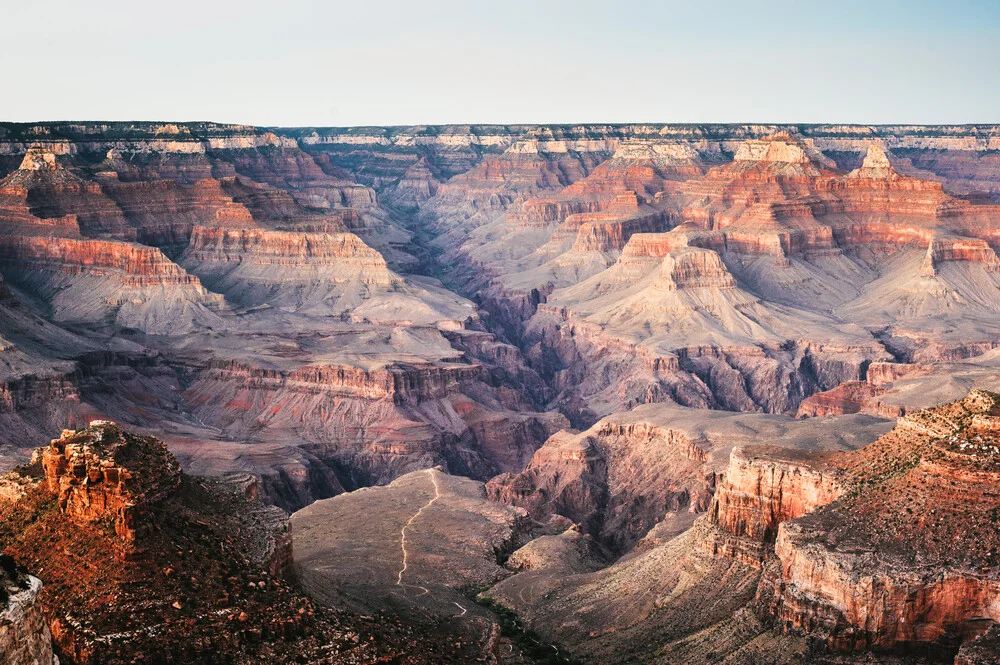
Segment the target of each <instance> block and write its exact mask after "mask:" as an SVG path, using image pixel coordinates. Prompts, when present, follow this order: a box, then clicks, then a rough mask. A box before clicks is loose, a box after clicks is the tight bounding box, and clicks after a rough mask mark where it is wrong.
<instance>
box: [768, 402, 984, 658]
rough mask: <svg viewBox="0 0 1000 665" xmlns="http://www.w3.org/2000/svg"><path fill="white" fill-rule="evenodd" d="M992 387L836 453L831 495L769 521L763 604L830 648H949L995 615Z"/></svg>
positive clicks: (912, 417) (911, 417)
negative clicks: (771, 571) (768, 580)
mask: <svg viewBox="0 0 1000 665" xmlns="http://www.w3.org/2000/svg"><path fill="white" fill-rule="evenodd" d="M998 399H1000V398H998V397H997V396H996V395H995V394H993V393H986V392H973V393H970V395H969V396H968V397H966V398H965V399H964V400H961V401H960V402H956V403H953V404H950V405H946V406H943V407H938V408H936V409H931V410H928V411H921V412H917V413H915V414H912V415H909V416H907V417H906V418H904V419H902V420H901V421H900V423H899V424H898V425H897V428H896V430H895V431H894V432H892V433H891V434H889V435H886V436H885V437H883V438H882V439H880V440H879V441H877V442H875V443H874V444H872V445H871V446H870V447H868V448H866V449H864V450H862V451H859V452H858V453H856V454H854V455H850V456H846V457H845V458H844V459H843V460H842V461H839V462H838V466H839V467H840V468H841V473H842V476H843V480H842V482H843V483H844V485H845V488H851V490H853V491H850V490H849V491H847V492H845V493H844V495H843V498H841V499H840V500H838V501H836V502H833V503H831V504H830V505H829V506H827V507H824V508H822V509H820V510H818V511H816V512H815V513H813V514H812V515H809V516H808V517H804V518H802V519H800V520H795V521H792V522H788V523H786V524H783V525H782V526H781V527H780V528H779V532H778V537H777V541H776V544H775V554H776V556H777V559H778V562H779V572H778V577H777V580H776V581H775V582H774V596H773V598H771V599H770V600H769V602H770V605H769V607H770V608H771V609H770V611H771V612H773V613H775V615H776V616H777V618H778V620H779V621H782V622H784V623H785V625H787V626H791V627H793V628H798V629H802V630H808V631H813V632H815V633H818V634H820V635H823V636H825V637H826V639H827V640H828V641H829V642H830V644H832V645H833V646H835V647H837V648H842V649H858V648H864V647H872V646H874V647H892V646H896V645H901V644H932V645H934V644H936V645H941V646H945V647H952V648H954V647H956V645H958V644H959V643H961V642H963V641H966V640H969V639H971V638H973V637H975V636H977V635H979V634H982V633H984V632H985V631H986V630H987V629H988V628H989V627H990V625H992V624H995V623H996V622H997V620H998V617H997V615H996V612H995V606H996V600H997V597H998V594H1000V583H998V581H997V580H996V562H995V561H994V558H995V557H994V550H995V549H996V543H994V542H993V540H994V539H993V537H992V536H991V535H990V534H991V533H993V529H992V528H991V527H990V526H989V524H990V521H989V520H990V519H991V518H990V517H989V516H990V515H992V514H993V513H995V512H996V511H997V510H998V508H997V506H996V505H994V504H995V501H994V499H993V498H992V491H991V490H990V488H991V487H992V486H993V485H994V484H995V482H996V479H995V475H996V472H995V469H994V468H993V466H994V462H993V458H994V456H995V452H994V451H995V450H996V441H995V439H996V436H997V432H998V431H1000V428H998V421H997V418H996V416H995V415H994V414H995V413H997V412H998V406H997V405H998V403H1000V402H998Z"/></svg>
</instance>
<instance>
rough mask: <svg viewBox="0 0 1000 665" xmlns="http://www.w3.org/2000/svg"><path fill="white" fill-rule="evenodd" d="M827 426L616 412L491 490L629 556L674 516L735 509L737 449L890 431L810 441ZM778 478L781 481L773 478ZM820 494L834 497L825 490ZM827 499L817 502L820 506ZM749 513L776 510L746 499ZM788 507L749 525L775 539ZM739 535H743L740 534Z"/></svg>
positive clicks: (859, 440) (864, 429)
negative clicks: (718, 485)
mask: <svg viewBox="0 0 1000 665" xmlns="http://www.w3.org/2000/svg"><path fill="white" fill-rule="evenodd" d="M819 427H820V426H818V425H814V424H812V423H801V424H796V423H795V422H794V421H792V420H790V419H789V418H787V417H780V416H759V415H753V416H751V415H741V414H731V413H729V414H727V413H723V412H702V411H698V410H696V409H690V408H684V407H678V406H675V405H670V404H647V405H643V406H640V407H637V408H635V409H633V410H632V411H629V412H627V413H621V414H616V415H612V416H608V417H606V418H604V419H602V420H601V421H599V422H598V423H596V424H595V425H594V426H593V427H591V428H590V429H588V430H586V431H585V432H581V433H578V434H577V433H572V432H569V431H564V432H559V433H558V434H556V435H555V436H553V437H552V438H550V439H549V440H548V441H546V442H545V444H544V445H543V446H542V447H541V448H540V449H539V450H538V452H536V453H535V455H534V457H533V458H532V459H531V462H530V463H529V464H528V465H527V467H526V468H525V469H524V471H522V472H521V473H519V474H503V475H500V476H497V477H496V478H493V479H492V480H490V482H489V483H487V492H488V493H489V495H490V497H491V498H493V499H494V500H498V501H501V502H504V503H508V504H511V505H515V506H520V507H523V508H525V509H526V510H527V511H528V514H529V515H530V516H531V517H532V518H533V519H535V520H537V521H539V522H543V523H544V522H547V521H549V520H550V519H551V518H552V516H553V515H559V516H561V517H564V518H568V519H570V520H572V521H573V522H574V523H575V524H577V525H578V526H579V528H580V529H581V531H583V532H584V533H588V534H591V535H592V536H593V537H594V538H595V539H597V541H598V542H600V543H601V544H603V545H605V546H606V547H608V548H609V549H610V550H611V551H613V552H616V553H622V552H626V551H628V550H630V549H631V548H632V547H633V546H634V545H635V544H636V543H637V542H639V541H640V539H642V538H643V537H645V536H646V535H647V533H649V532H650V529H652V528H653V527H654V526H656V525H657V524H660V523H662V522H664V521H667V518H668V517H669V518H670V519H671V520H674V521H676V522H677V523H678V524H679V525H680V524H683V525H689V524H690V521H691V520H693V519H694V517H695V516H696V515H698V514H701V513H704V512H705V511H706V510H708V509H709V505H710V503H711V502H712V496H713V494H715V495H716V497H717V500H716V502H715V503H712V506H713V509H714V510H718V506H719V505H720V502H721V503H725V504H727V505H728V502H732V501H736V500H738V499H736V497H739V496H742V494H741V492H743V490H742V489H739V488H737V487H736V486H735V485H734V484H733V483H732V482H731V481H732V479H731V478H730V475H729V474H730V472H731V470H732V469H733V464H732V463H730V465H729V469H730V471H727V475H726V482H725V483H724V484H723V485H722V487H721V488H720V489H719V490H718V491H716V483H717V481H718V479H719V478H720V476H721V475H722V471H723V470H725V469H726V468H727V467H726V464H727V461H728V459H729V452H730V450H732V449H733V447H734V446H737V445H740V444H744V443H750V442H754V441H760V440H766V441H771V442H773V443H774V444H777V445H785V446H799V447H802V448H811V447H813V446H816V445H837V446H838V447H840V446H846V447H856V446H858V445H863V444H865V443H867V442H869V441H871V440H873V439H874V438H875V437H877V436H878V435H879V434H881V433H882V432H883V431H885V430H886V429H887V428H888V425H887V423H885V422H883V421H879V420H877V419H874V418H865V417H862V418H859V419H850V420H841V421H839V422H837V423H834V422H827V423H825V425H824V435H825V437H826V439H827V440H826V442H825V443H824V442H812V441H811V439H812V438H813V437H814V436H816V434H817V433H818V430H819ZM835 441H836V442H837V443H836V444H834V442H835ZM735 455H736V453H734V459H735ZM761 475H763V474H761ZM790 475H791V474H790ZM753 482H754V481H753V480H752V479H750V478H748V479H746V480H745V483H744V484H746V485H747V486H748V487H749V486H750V485H752V484H753ZM771 482H772V483H773V484H775V485H776V486H777V485H780V480H774V478H773V474H772V479H771ZM816 492H818V495H819V496H821V497H824V496H826V495H825V494H823V493H822V491H821V490H816ZM773 494H774V495H776V496H777V497H778V498H777V499H775V500H776V501H777V502H778V503H779V504H780V502H781V500H782V498H781V497H782V491H781V490H780V489H777V488H776V489H775V491H774V492H773ZM791 497H792V493H791V492H788V493H787V495H786V496H785V500H786V501H792V500H796V499H792V498H791ZM828 500H829V499H828ZM828 500H826V501H823V500H820V499H819V498H815V499H813V500H812V507H815V506H818V505H822V504H823V503H827V502H828ZM764 501H766V500H764ZM745 510H746V511H757V512H766V511H767V510H768V509H765V508H760V507H758V505H757V504H756V503H754V504H752V505H751V503H747V504H746V506H745ZM788 510H794V508H792V509H788ZM788 510H786V511H785V512H784V513H783V512H782V508H781V507H780V506H776V507H773V508H772V509H770V512H772V513H776V514H777V515H778V517H774V518H773V519H772V520H771V521H770V522H767V523H762V521H761V520H760V519H752V520H751V519H749V518H742V522H744V523H749V522H753V523H754V526H752V527H750V529H753V530H758V531H764V530H767V529H770V537H771V540H773V537H774V532H775V531H776V529H777V524H778V523H779V522H780V521H782V519H787V517H784V518H782V517H780V516H781V515H784V514H786V513H787V512H788ZM798 514H802V513H801V512H799V513H798ZM796 516H798V515H796ZM734 519H738V518H735V517H734ZM758 524H760V527H759V528H758V526H757V525H758ZM732 533H734V534H736V535H744V533H743V531H741V530H739V529H736V528H734V529H732Z"/></svg>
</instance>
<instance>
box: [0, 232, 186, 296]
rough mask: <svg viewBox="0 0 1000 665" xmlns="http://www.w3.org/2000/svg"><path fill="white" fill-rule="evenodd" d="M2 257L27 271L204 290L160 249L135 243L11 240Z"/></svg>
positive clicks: (1, 243) (3, 242)
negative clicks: (182, 286) (184, 286)
mask: <svg viewBox="0 0 1000 665" xmlns="http://www.w3.org/2000/svg"><path fill="white" fill-rule="evenodd" d="M0 256H2V257H3V259H4V260H6V261H9V262H11V263H13V264H16V265H17V266H18V267H20V268H22V269H26V270H43V271H54V272H59V273H64V274H71V275H73V274H83V273H86V274H89V275H96V276H102V277H113V278H114V279H116V280H117V281H120V282H121V283H122V284H123V285H125V286H152V285H174V286H176V285H188V286H196V287H199V288H200V286H201V284H200V282H199V281H198V278H197V277H195V276H194V275H190V274H188V273H186V272H184V270H183V269H182V268H181V267H180V266H178V265H177V264H175V263H173V262H172V261H170V260H169V259H168V258H167V257H166V256H164V254H163V252H161V251H160V250H159V249H156V248H155V247H146V246H142V245H134V244H131V243H123V242H115V241H108V240H74V239H70V238H41V237H26V236H20V237H18V236H7V237H4V238H0Z"/></svg>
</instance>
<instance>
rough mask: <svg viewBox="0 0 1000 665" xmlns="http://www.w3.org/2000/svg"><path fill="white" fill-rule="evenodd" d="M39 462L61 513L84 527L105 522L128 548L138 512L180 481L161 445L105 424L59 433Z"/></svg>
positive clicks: (138, 521) (138, 519)
mask: <svg viewBox="0 0 1000 665" xmlns="http://www.w3.org/2000/svg"><path fill="white" fill-rule="evenodd" d="M41 463H42V469H43V470H44V473H45V482H46V485H47V486H48V489H49V491H50V492H53V493H56V494H58V495H59V508H60V509H61V510H62V511H63V512H64V513H66V514H67V515H69V516H70V517H71V518H72V519H74V520H77V521H79V522H81V523H85V524H86V523H92V522H99V521H102V520H108V521H110V522H111V523H112V524H113V525H114V529H115V533H117V534H118V537H119V538H120V539H121V540H122V542H123V543H124V545H125V547H127V548H131V547H133V546H134V545H135V540H136V528H137V525H140V524H142V522H143V517H142V516H143V514H144V513H146V512H148V511H149V509H150V506H151V505H153V504H155V503H157V502H159V501H162V500H163V499H164V498H166V497H167V496H168V495H169V494H170V493H171V492H173V491H174V490H176V489H177V487H178V486H179V484H180V480H181V470H180V465H178V464H177V460H176V459H175V458H174V457H173V455H171V454H170V453H169V452H167V447H166V445H165V444H163V443H162V442H160V441H157V440H156V439H152V438H140V437H135V436H132V435H130V434H126V433H124V432H122V431H121V430H120V429H118V427H117V426H116V425H115V424H114V423H110V422H104V421H94V422H92V423H91V424H90V427H88V428H86V429H84V430H80V431H71V430H66V431H65V432H63V436H61V437H60V438H58V439H53V440H52V443H50V444H49V447H48V448H47V449H45V450H44V452H43V453H42V456H41Z"/></svg>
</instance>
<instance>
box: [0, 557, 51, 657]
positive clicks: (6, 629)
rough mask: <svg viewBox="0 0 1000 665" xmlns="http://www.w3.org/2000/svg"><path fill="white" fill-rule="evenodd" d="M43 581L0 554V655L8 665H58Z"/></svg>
mask: <svg viewBox="0 0 1000 665" xmlns="http://www.w3.org/2000/svg"><path fill="white" fill-rule="evenodd" d="M41 590H42V583H41V582H40V581H39V580H38V579H37V578H35V577H31V576H30V575H28V574H27V573H26V572H25V571H23V570H21V569H19V568H18V567H17V565H15V563H14V560H13V559H11V558H10V557H9V556H5V555H2V554H0V655H2V656H3V662H4V664H5V665H58V663H59V659H58V658H56V657H55V656H54V655H53V653H52V635H51V634H50V633H49V627H48V625H46V622H45V616H44V614H43V612H42V607H41V601H40V600H39V594H40V593H41Z"/></svg>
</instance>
